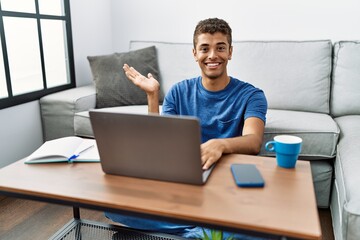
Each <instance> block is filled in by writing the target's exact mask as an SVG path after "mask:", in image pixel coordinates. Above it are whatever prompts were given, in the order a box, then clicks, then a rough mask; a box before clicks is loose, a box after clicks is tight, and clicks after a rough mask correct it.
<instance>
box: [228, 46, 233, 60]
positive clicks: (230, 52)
mask: <svg viewBox="0 0 360 240" xmlns="http://www.w3.org/2000/svg"><path fill="white" fill-rule="evenodd" d="M232 53H233V46H230V48H229V57H228V59H229V60H231V58H232Z"/></svg>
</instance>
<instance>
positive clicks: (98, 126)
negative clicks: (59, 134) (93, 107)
mask: <svg viewBox="0 0 360 240" xmlns="http://www.w3.org/2000/svg"><path fill="white" fill-rule="evenodd" d="M90 120H91V125H92V128H93V132H94V136H95V139H96V143H97V146H98V150H99V155H100V162H101V166H102V169H103V171H104V172H105V173H107V174H114V175H122V176H129V177H137V178H146V179H153V180H161V181H169V182H178V183H187V184H194V185H202V184H205V182H206V181H207V179H208V178H209V176H210V173H211V171H212V170H213V168H214V165H213V166H212V167H211V168H209V169H208V170H206V171H204V170H203V169H202V165H201V153H200V144H201V128H200V123H199V120H198V119H197V118H194V117H184V116H182V117H180V116H160V115H142V114H128V113H117V112H104V111H90Z"/></svg>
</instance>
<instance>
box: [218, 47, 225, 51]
mask: <svg viewBox="0 0 360 240" xmlns="http://www.w3.org/2000/svg"><path fill="white" fill-rule="evenodd" d="M218 50H219V51H220V52H223V51H225V50H226V48H225V47H218Z"/></svg>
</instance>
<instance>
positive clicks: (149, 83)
mask: <svg viewBox="0 0 360 240" xmlns="http://www.w3.org/2000/svg"><path fill="white" fill-rule="evenodd" d="M231 34H232V33H231V28H230V26H229V25H228V24H227V22H225V21H224V20H221V19H217V18H210V19H206V20H203V21H200V22H199V23H198V25H197V26H196V28H195V31H194V36H193V44H194V49H193V55H194V58H195V61H196V62H198V64H199V67H200V69H201V76H199V77H197V78H193V79H188V80H184V81H182V82H179V83H177V84H175V85H174V86H173V87H172V88H171V90H170V91H169V92H168V93H167V94H166V96H165V99H164V102H163V107H162V114H173V115H191V116H196V117H198V118H199V120H200V124H201V129H202V144H201V161H202V164H203V169H208V168H209V167H210V166H211V165H212V164H213V163H215V162H216V161H218V160H219V159H220V158H221V156H222V155H223V154H226V153H242V154H258V153H259V152H260V147H261V144H262V139H263V134H264V127H265V116H266V111H267V102H266V98H265V96H264V93H263V92H262V91H261V90H260V89H257V88H255V87H253V86H252V85H251V84H248V83H245V82H242V81H240V80H238V79H235V78H233V77H230V76H228V73H227V63H228V61H229V60H231V57H232V52H233V47H232V35H231ZM123 68H124V71H125V74H126V76H127V77H128V78H129V80H131V81H132V82H133V83H134V84H135V85H137V86H138V87H140V88H141V89H142V90H144V91H145V92H146V94H147V99H148V110H149V112H151V113H159V91H160V85H159V82H158V81H157V80H156V79H154V78H153V76H152V75H151V74H150V73H149V74H148V75H147V77H145V76H143V75H141V74H140V73H139V72H137V71H136V69H134V68H132V67H130V66H128V65H127V64H125V65H124V67H123ZM219 204H221V203H219ZM107 216H108V217H109V218H111V219H113V220H114V221H118V222H122V223H124V224H125V225H129V226H130V227H134V228H140V229H146V230H154V231H160V232H167V233H171V234H177V235H182V236H184V237H193V238H195V237H199V234H200V235H202V230H201V228H198V227H195V226H186V225H185V226H179V225H176V224H171V223H166V222H158V221H152V220H141V219H137V218H132V217H131V218H130V217H126V216H120V215H115V214H107ZM200 237H201V236H200Z"/></svg>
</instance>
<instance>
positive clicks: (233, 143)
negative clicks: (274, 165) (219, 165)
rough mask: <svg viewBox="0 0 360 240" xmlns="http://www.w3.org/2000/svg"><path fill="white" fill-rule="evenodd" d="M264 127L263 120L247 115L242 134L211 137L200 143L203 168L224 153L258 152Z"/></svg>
mask: <svg viewBox="0 0 360 240" xmlns="http://www.w3.org/2000/svg"><path fill="white" fill-rule="evenodd" d="M264 129H265V123H264V121H263V120H261V119H260V118H257V117H249V118H247V119H246V120H245V122H244V128H243V132H242V136H240V137H234V138H219V139H211V140H209V141H207V142H205V143H203V144H201V161H202V164H203V169H208V168H209V167H210V166H211V165H212V164H213V163H215V162H217V161H218V160H219V159H220V158H221V156H222V154H224V153H242V154H251V155H256V154H258V153H259V152H260V149H261V144H262V141H263V135H264Z"/></svg>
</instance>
